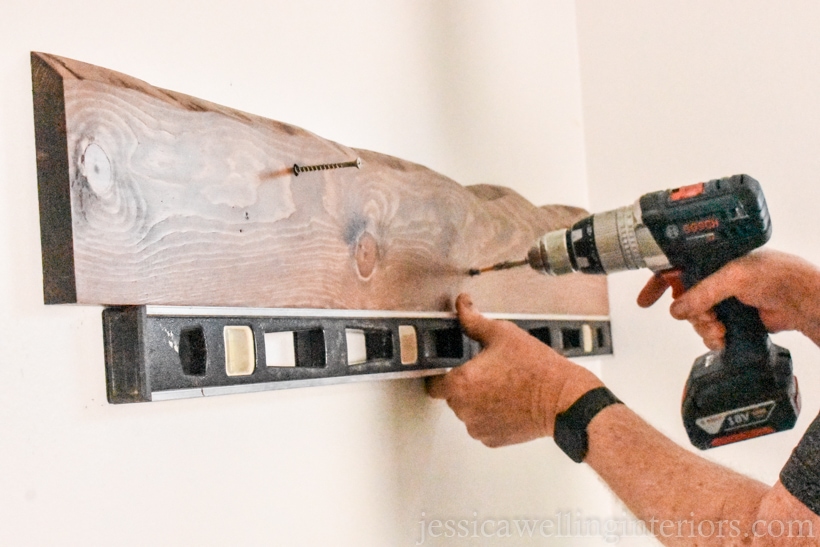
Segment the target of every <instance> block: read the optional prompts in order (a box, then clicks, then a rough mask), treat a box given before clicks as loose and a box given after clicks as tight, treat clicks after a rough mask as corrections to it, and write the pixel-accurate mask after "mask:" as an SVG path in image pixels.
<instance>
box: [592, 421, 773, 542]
mask: <svg viewBox="0 0 820 547" xmlns="http://www.w3.org/2000/svg"><path fill="white" fill-rule="evenodd" d="M588 432H589V453H588V455H587V458H586V460H585V461H586V463H588V464H589V465H590V466H591V467H592V468H593V469H594V470H595V471H596V472H597V473H598V474H599V475H600V476H601V478H603V479H604V481H606V483H607V484H608V485H609V486H610V488H612V490H613V491H614V492H615V494H616V495H617V496H618V497H619V498H621V499H622V500H623V501H624V503H625V504H626V505H627V507H629V509H630V510H631V511H632V512H633V513H634V514H635V516H636V517H637V518H639V519H641V520H642V521H644V523H646V526H647V529H648V530H649V531H650V532H651V533H654V534H655V535H656V536H657V537H658V539H659V540H660V541H661V542H663V543H664V544H665V545H669V546H678V545H732V544H733V542H737V544H738V545H740V544H741V543H740V540H742V539H743V534H744V533H747V531H748V530H751V527H752V524H753V523H754V522H755V521H756V520H757V518H758V515H759V514H760V509H761V504H762V503H763V500H764V499H765V497H766V496H767V494H768V493H769V492H770V490H771V488H770V487H768V486H766V485H764V484H762V483H760V482H758V481H755V480H752V479H750V478H748V477H744V476H742V475H740V474H738V473H735V472H733V471H730V470H728V469H726V468H723V467H721V466H719V465H716V464H714V463H711V462H709V461H707V460H705V459H703V458H701V457H699V456H697V455H695V454H693V453H691V452H688V451H687V450H684V449H683V448H681V447H680V446H678V445H676V444H675V443H673V442H672V441H670V440H669V439H667V438H666V437H664V436H663V435H662V434H661V433H659V432H658V431H657V430H655V429H654V428H652V427H651V426H650V425H649V424H647V423H646V422H644V421H643V420H642V419H641V418H640V417H638V416H637V415H636V414H635V413H634V412H632V411H631V410H630V409H628V408H627V407H625V406H623V405H614V406H611V407H608V408H606V409H604V410H603V411H602V412H601V413H599V414H598V415H597V416H596V417H595V418H594V419H593V420H592V422H590V424H589V427H588ZM701 523H702V524H701ZM699 527H700V528H699ZM733 536H734V537H733ZM743 544H744V545H746V544H748V543H743Z"/></svg>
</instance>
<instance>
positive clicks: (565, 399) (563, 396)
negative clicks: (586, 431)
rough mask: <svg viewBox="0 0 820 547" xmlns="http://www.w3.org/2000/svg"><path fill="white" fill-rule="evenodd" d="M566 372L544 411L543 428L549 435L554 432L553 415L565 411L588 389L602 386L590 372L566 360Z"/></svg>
mask: <svg viewBox="0 0 820 547" xmlns="http://www.w3.org/2000/svg"><path fill="white" fill-rule="evenodd" d="M567 364H568V365H569V366H568V367H567V371H566V374H564V375H563V380H562V381H561V383H560V385H559V386H558V392H557V395H555V396H554V398H553V402H552V405H551V408H549V410H548V412H546V416H545V421H546V423H545V429H546V431H547V434H548V435H549V436H553V434H554V432H555V417H556V416H557V415H558V414H561V413H562V412H566V410H567V409H569V407H571V406H572V405H573V403H575V401H577V400H578V399H580V398H581V396H582V395H584V394H585V393H587V392H588V391H590V390H592V389H595V388H598V387H604V383H603V382H602V381H601V380H600V379H599V378H598V377H597V376H596V375H595V374H593V373H592V372H590V371H589V370H587V369H585V368H584V367H582V366H580V365H576V364H575V363H572V362H570V361H567Z"/></svg>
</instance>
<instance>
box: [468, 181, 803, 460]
mask: <svg viewBox="0 0 820 547" xmlns="http://www.w3.org/2000/svg"><path fill="white" fill-rule="evenodd" d="M770 235H771V219H770V217H769V212H768V209H767V207H766V200H765V198H764V197H763V191H762V190H761V188H760V184H759V183H758V182H757V181H756V180H755V179H753V178H751V177H750V176H748V175H736V176H733V177H727V178H723V179H716V180H710V181H709V182H705V183H699V184H693V185H691V186H684V187H682V188H676V189H673V190H664V191H660V192H652V193H650V194H646V195H644V196H642V197H641V198H640V199H639V200H638V201H637V202H636V203H635V204H634V205H628V206H626V207H621V208H619V209H615V210H613V211H607V212H604V213H598V214H595V215H591V216H589V217H586V218H584V219H582V220H580V221H578V222H576V223H575V224H574V225H573V226H572V227H571V228H568V229H566V230H557V231H554V232H550V233H548V234H546V235H545V236H543V237H541V238H540V239H538V241H536V243H535V245H534V246H533V248H532V249H531V250H530V252H529V253H528V256H527V259H525V260H523V261H520V262H507V263H502V264H497V265H495V266H493V267H490V268H488V269H505V268H507V267H514V266H517V265H523V264H529V265H530V266H531V267H533V268H534V269H536V270H538V271H540V272H543V273H546V274H550V275H562V274H566V273H570V272H575V271H579V272H584V273H589V274H610V273H613V272H618V271H623V270H631V269H637V268H643V267H646V268H649V269H651V270H653V271H654V272H656V274H658V275H662V276H664V277H665V278H666V279H667V281H668V282H669V283H670V285H672V286H673V290H674V291H675V296H677V295H678V294H680V293H681V292H683V291H685V290H686V289H688V288H690V287H692V286H693V285H695V284H696V283H697V282H698V281H700V280H701V279H703V278H705V277H707V276H708V275H710V274H712V273H714V272H715V271H717V270H718V269H719V268H720V267H721V266H723V265H724V264H726V263H727V262H729V261H731V260H733V259H735V258H738V257H740V256H743V255H745V254H747V253H748V252H750V251H751V250H753V249H755V248H757V247H760V246H761V245H763V244H764V243H765V242H766V241H768V239H769V237H770ZM482 271H483V270H482ZM476 272H477V271H476V270H473V271H472V272H471V273H473V274H475V273H476ZM715 312H716V315H717V317H718V319H719V320H720V321H721V322H722V323H723V324H724V325H725V326H726V346H725V348H724V349H723V350H720V351H711V352H709V353H707V354H705V355H703V356H701V357H699V358H698V359H697V360H696V361H695V364H694V365H693V366H692V370H691V372H690V373H689V378H688V380H687V381H686V387H685V388H684V392H683V404H682V409H681V410H682V414H683V424H684V426H685V428H686V432H687V433H688V435H689V439H690V440H691V442H692V444H693V445H695V446H697V447H698V448H700V449H707V448H713V447H716V446H721V445H724V444H729V443H733V442H736V441H741V440H744V439H749V438H752V437H757V436H760V435H766V434H768V433H774V432H776V431H783V430H787V429H791V428H792V427H794V423H795V421H796V420H797V415H798V414H799V412H800V396H799V393H798V389H797V380H796V379H795V377H794V375H793V374H792V361H791V354H790V353H789V350H787V349H785V348H782V347H780V346H777V345H775V344H773V343H771V341H770V340H769V335H768V333H767V331H766V328H765V327H764V325H763V323H762V322H761V320H760V316H759V314H758V312H757V310H756V309H755V308H752V307H749V306H746V305H744V304H742V303H741V302H740V301H738V300H737V299H735V298H729V299H727V300H724V301H723V302H720V303H719V304H718V305H717V306H715Z"/></svg>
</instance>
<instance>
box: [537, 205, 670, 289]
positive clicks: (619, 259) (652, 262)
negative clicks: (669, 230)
mask: <svg viewBox="0 0 820 547" xmlns="http://www.w3.org/2000/svg"><path fill="white" fill-rule="evenodd" d="M527 261H528V263H529V265H530V266H531V267H532V268H534V269H535V270H537V271H539V272H542V273H545V274H548V275H564V274H568V273H572V272H578V271H580V272H584V273H591V274H610V273H614V272H620V271H624V270H636V269H639V268H649V269H651V270H654V271H661V270H666V269H669V268H671V267H672V266H671V264H670V263H669V259H668V258H667V257H666V255H665V254H664V252H663V250H661V248H660V247H659V246H658V244H657V243H656V242H655V240H654V239H653V237H652V234H651V233H650V231H649V229H648V228H647V227H646V226H645V225H644V224H643V222H642V215H641V207H640V202H638V203H635V204H634V205H627V206H625V207H619V208H618V209H614V210H612V211H606V212H603V213H596V214H594V215H591V216H589V217H586V218H584V219H582V220H580V221H578V222H577V223H575V224H574V225H573V226H572V227H571V228H568V229H565V230H555V231H553V232H549V233H547V234H546V235H544V236H543V237H541V238H539V239H538V241H536V242H535V245H533V247H532V248H531V249H530V251H529V253H528V255H527Z"/></svg>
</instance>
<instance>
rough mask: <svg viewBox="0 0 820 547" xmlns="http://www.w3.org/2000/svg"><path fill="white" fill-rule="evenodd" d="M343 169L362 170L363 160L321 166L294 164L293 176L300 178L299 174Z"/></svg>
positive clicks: (357, 159)
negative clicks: (353, 168)
mask: <svg viewBox="0 0 820 547" xmlns="http://www.w3.org/2000/svg"><path fill="white" fill-rule="evenodd" d="M342 167H355V168H356V169H360V168H361V167H362V160H361V158H356V159H355V160H353V161H346V162H343V163H323V164H321V165H297V164H295V163H294V164H293V174H294V176H297V177H298V176H299V173H304V172H305V171H324V170H325V169H341V168H342Z"/></svg>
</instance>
